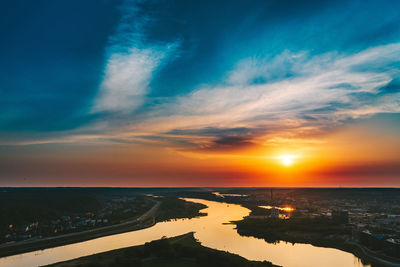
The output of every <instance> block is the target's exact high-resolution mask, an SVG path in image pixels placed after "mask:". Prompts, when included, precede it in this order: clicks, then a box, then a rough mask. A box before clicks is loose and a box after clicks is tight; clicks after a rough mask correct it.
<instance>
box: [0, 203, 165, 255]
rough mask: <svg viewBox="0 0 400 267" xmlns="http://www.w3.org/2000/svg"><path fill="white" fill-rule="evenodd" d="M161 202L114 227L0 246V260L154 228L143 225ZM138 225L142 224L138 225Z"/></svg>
mask: <svg viewBox="0 0 400 267" xmlns="http://www.w3.org/2000/svg"><path fill="white" fill-rule="evenodd" d="M160 204H161V202H157V203H156V204H155V205H154V206H153V207H152V208H151V209H150V210H148V211H147V212H146V213H144V214H143V215H141V216H140V217H138V218H136V219H134V220H131V221H128V222H124V223H119V224H114V225H109V226H104V227H100V228H95V229H90V230H85V231H82V232H75V233H70V234H65V235H60V236H54V237H45V238H41V239H34V240H29V239H28V240H24V241H20V242H15V243H6V244H2V245H0V258H2V257H8V256H14V255H18V254H23V253H28V252H32V251H36V250H44V249H48V248H54V247H59V246H64V245H69V244H73V243H79V242H83V241H88V240H91V239H96V238H100V237H104V236H109V235H115V234H121V233H125V232H131V231H138V230H142V229H145V228H149V227H152V226H154V225H155V224H156V223H157V222H156V221H155V220H154V219H153V220H152V221H151V223H150V224H143V222H146V221H148V220H149V219H150V216H152V215H153V214H154V213H155V212H156V211H157V209H158V208H159V206H160ZM138 223H141V224H139V225H138Z"/></svg>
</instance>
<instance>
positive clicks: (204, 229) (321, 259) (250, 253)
mask: <svg viewBox="0 0 400 267" xmlns="http://www.w3.org/2000/svg"><path fill="white" fill-rule="evenodd" d="M185 200H188V201H193V202H197V203H202V204H204V205H207V206H208V208H206V209H204V210H202V212H206V213H207V214H208V215H207V216H203V217H198V218H193V219H179V220H174V221H169V222H162V223H157V224H156V225H154V226H153V227H150V228H147V229H143V230H138V231H133V232H126V233H122V234H116V235H111V236H105V237H101V238H96V239H92V240H89V241H84V242H79V243H74V244H70V245H65V246H60V247H56V248H50V249H45V250H40V251H34V252H29V253H24V254H19V255H15V256H10V257H4V258H0V266H14V267H15V266H38V265H45V264H51V263H55V262H59V261H65V260H70V259H74V258H78V257H82V256H87V255H91V254H95V253H100V252H105V251H109V250H113V249H118V248H124V247H129V246H135V245H140V244H144V243H145V242H148V241H151V240H155V239H160V238H161V237H163V236H166V237H172V236H176V235H181V234H184V233H187V232H191V231H194V232H195V237H196V238H197V239H198V240H199V241H200V242H201V243H202V244H203V245H204V246H207V247H210V248H214V249H219V250H225V251H229V252H231V253H235V254H239V255H241V256H243V257H245V258H247V259H250V260H267V261H271V262H272V263H275V264H277V265H282V266H287V267H301V266H304V267H306V266H307V267H314V266H315V267H317V266H318V267H320V266H325V267H330V266H332V267H334V266H335V267H336V266H352V267H361V266H364V265H363V264H362V263H361V261H360V260H359V259H358V258H357V257H355V256H354V255H353V254H351V253H347V252H344V251H340V250H338V249H331V248H321V247H315V246H312V245H308V244H295V245H292V244H291V243H286V242H278V243H277V244H269V243H266V242H265V241H264V240H262V239H256V238H253V237H243V236H240V235H239V234H238V233H237V231H236V230H235V229H234V228H235V225H233V224H226V223H228V222H230V221H235V220H241V219H242V218H243V217H244V216H247V215H248V214H249V210H248V209H246V208H244V207H242V206H240V205H234V204H226V203H220V202H214V201H207V200H202V199H185Z"/></svg>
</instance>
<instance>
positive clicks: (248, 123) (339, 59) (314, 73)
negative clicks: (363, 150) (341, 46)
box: [132, 43, 400, 143]
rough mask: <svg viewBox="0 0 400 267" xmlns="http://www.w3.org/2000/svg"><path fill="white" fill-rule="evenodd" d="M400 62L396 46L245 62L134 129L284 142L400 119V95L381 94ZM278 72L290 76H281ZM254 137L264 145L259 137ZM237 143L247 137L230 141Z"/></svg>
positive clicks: (171, 101) (399, 49)
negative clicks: (382, 118)
mask: <svg viewBox="0 0 400 267" xmlns="http://www.w3.org/2000/svg"><path fill="white" fill-rule="evenodd" d="M399 55H400V44H399V43H397V44H390V45H384V46H378V47H373V48H370V49H366V50H364V51H361V52H359V53H356V54H351V55H342V54H339V53H336V52H335V53H327V54H323V55H319V56H309V55H308V53H307V52H302V53H297V54H292V53H290V52H288V51H285V52H284V53H283V54H281V55H278V56H277V57H275V58H273V59H272V60H271V61H268V60H266V59H260V60H258V59H244V60H243V61H241V62H239V63H238V65H237V68H235V69H234V70H232V71H229V72H228V75H227V79H226V80H224V81H222V82H221V85H216V86H205V87H202V88H199V89H196V90H194V91H192V92H191V93H189V94H186V95H181V96H178V97H176V98H173V99H168V100H167V101H166V103H163V104H160V105H157V106H155V107H154V108H153V110H152V111H150V112H149V113H148V117H147V119H145V120H143V121H141V122H140V123H139V124H137V125H134V126H133V128H132V130H134V129H136V130H137V129H141V132H143V130H145V131H148V132H150V133H152V135H154V134H163V133H166V132H167V133H168V134H171V133H175V134H177V133H178V134H179V133H186V134H187V136H191V138H193V137H192V136H193V134H194V133H197V134H199V135H202V136H206V137H209V139H210V142H214V143H217V142H218V140H219V139H220V138H221V136H220V135H219V134H218V133H216V134H215V135H214V136H213V138H210V135H209V132H210V131H209V129H213V128H212V127H214V128H218V129H232V128H238V127H246V128H249V129H257V132H260V130H259V129H265V131H264V132H268V134H273V135H274V136H275V139H274V140H276V138H277V137H279V136H281V137H287V136H291V137H292V138H298V137H299V135H305V134H307V132H314V133H319V132H321V131H324V129H327V128H331V127H335V125H336V126H337V125H341V124H342V123H344V122H345V121H346V120H348V119H357V118H360V117H364V116H370V115H374V114H377V113H396V112H400V102H399V100H398V99H400V93H392V94H391V95H390V96H387V95H385V94H382V93H381V88H383V87H385V86H387V85H388V84H389V83H390V82H391V81H392V80H393V79H394V78H395V77H396V76H398V75H399V69H398V68H396V65H395V64H394V63H395V62H398V61H399V60H400V57H399ZM276 69H278V70H280V71H281V72H282V73H283V75H282V76H279V75H278V73H275V74H274V73H273V72H274V70H276ZM271 73H272V74H271ZM285 73H286V74H285ZM289 73H290V75H287V74H289ZM255 80H256V81H257V82H254V81H255ZM210 127H211V128H210ZM199 129H200V130H199ZM201 129H203V130H201ZM267 129H268V131H267ZM222 131H223V130H222ZM250 131H251V130H250ZM265 135H267V133H266V134H265ZM255 136H256V138H260V134H257V135H255ZM261 136H262V135H261ZM225 137H226V136H225ZM179 138H182V135H181V136H180V137H179ZM229 138H230V139H229ZM232 138H243V136H240V137H238V136H234V137H232V135H228V139H229V140H231V139H232ZM261 139H262V138H261ZM264 139H266V138H265V137H264ZM232 140H233V139H232ZM241 140H242V139H241ZM247 141H248V140H247V139H246V142H247ZM250 141H251V140H250ZM239 143H240V142H239Z"/></svg>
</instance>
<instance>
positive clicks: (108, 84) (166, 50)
mask: <svg viewBox="0 0 400 267" xmlns="http://www.w3.org/2000/svg"><path fill="white" fill-rule="evenodd" d="M129 4H130V5H125V6H124V8H123V9H121V10H123V12H124V13H123V14H122V17H121V22H120V24H119V27H118V28H117V30H116V33H115V34H114V35H113V36H111V37H110V46H109V47H108V48H107V54H108V60H107V63H106V66H105V70H104V78H103V81H102V83H101V85H100V89H99V93H98V97H97V98H96V99H95V101H94V105H93V108H92V112H101V111H109V112H122V113H129V112H131V111H133V110H135V109H136V108H138V107H139V106H140V105H141V104H143V103H144V100H145V96H146V94H147V93H148V92H149V90H150V89H149V84H150V82H151V80H152V78H153V75H154V73H155V71H156V70H157V69H158V68H160V67H161V65H162V63H163V62H164V61H165V60H167V59H168V58H170V57H171V54H172V53H173V52H175V51H176V48H177V46H178V42H175V43H163V44H149V43H146V41H145V40H144V35H145V33H144V30H143V28H144V27H145V26H146V23H148V21H149V20H150V19H151V18H149V17H144V16H139V14H138V12H137V8H136V6H135V4H134V3H129Z"/></svg>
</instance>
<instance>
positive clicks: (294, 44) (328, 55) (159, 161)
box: [0, 0, 400, 187]
mask: <svg viewBox="0 0 400 267" xmlns="http://www.w3.org/2000/svg"><path fill="white" fill-rule="evenodd" d="M399 25H400V1H397V0H393V1H385V0H377V1H368V0H360V1H355V0H346V1H338V0H335V1H311V0H304V1H297V0H296V1H295V0H293V1H286V0H276V1H272V0H268V1H267V0H265V1H264V0H262V1H261V0H260V1H187V0H182V1H172V0H171V1H105V0H103V1H98V0H92V1H77V0H73V1H53V0H48V1H39V0H38V1H18V0H17V1H7V2H3V3H2V4H1V8H0V33H1V42H0V58H1V60H0V93H1V97H0V186H307V187H309V186H335V187H337V186H385V187H386V186H400V26H399Z"/></svg>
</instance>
